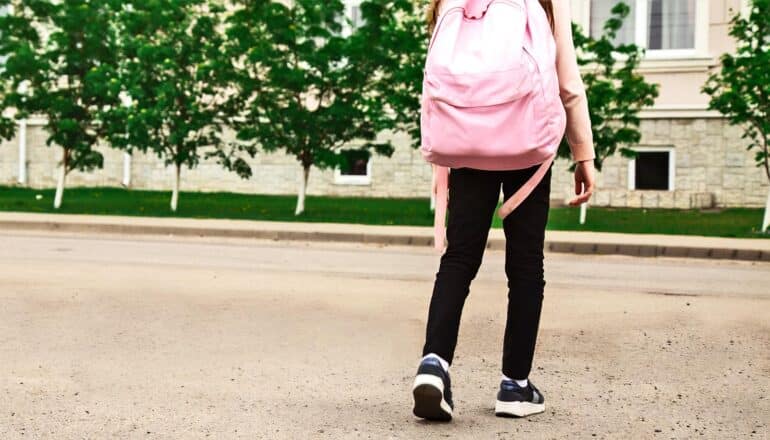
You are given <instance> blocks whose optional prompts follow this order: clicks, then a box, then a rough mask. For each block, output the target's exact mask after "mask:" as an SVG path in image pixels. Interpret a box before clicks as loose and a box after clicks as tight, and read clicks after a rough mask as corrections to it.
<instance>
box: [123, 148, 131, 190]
mask: <svg viewBox="0 0 770 440" xmlns="http://www.w3.org/2000/svg"><path fill="white" fill-rule="evenodd" d="M131 159H132V158H131V153H123V186H125V187H126V188H128V187H130V186H131Z"/></svg>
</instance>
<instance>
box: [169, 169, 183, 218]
mask: <svg viewBox="0 0 770 440" xmlns="http://www.w3.org/2000/svg"><path fill="white" fill-rule="evenodd" d="M174 166H175V169H174V171H175V172H174V189H173V190H172V192H171V210H172V211H173V212H176V207H177V204H178V203H179V175H180V174H182V166H181V165H180V164H175V165H174Z"/></svg>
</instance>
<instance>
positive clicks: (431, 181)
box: [430, 165, 436, 212]
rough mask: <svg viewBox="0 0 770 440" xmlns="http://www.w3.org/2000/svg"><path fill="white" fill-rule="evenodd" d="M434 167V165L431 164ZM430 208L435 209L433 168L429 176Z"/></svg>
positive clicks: (434, 173)
mask: <svg viewBox="0 0 770 440" xmlns="http://www.w3.org/2000/svg"><path fill="white" fill-rule="evenodd" d="M433 166H434V167H435V165H433ZM430 210H431V212H432V211H435V210H436V172H435V170H434V171H433V172H432V173H431V178H430Z"/></svg>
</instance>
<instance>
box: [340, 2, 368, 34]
mask: <svg viewBox="0 0 770 440" xmlns="http://www.w3.org/2000/svg"><path fill="white" fill-rule="evenodd" d="M361 1H362V0H344V3H345V18H344V20H343V24H342V34H343V35H350V34H351V33H352V32H353V31H354V30H356V29H357V28H358V27H360V26H361V25H362V24H363V22H364V19H363V16H362V15H361Z"/></svg>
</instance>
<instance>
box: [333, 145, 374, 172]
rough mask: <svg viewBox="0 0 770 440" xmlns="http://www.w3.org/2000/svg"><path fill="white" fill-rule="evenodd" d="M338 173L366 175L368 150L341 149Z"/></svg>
mask: <svg viewBox="0 0 770 440" xmlns="http://www.w3.org/2000/svg"><path fill="white" fill-rule="evenodd" d="M342 158H343V161H342V164H341V165H340V174H342V175H343V176H366V175H367V174H368V165H369V152H368V151H366V150H343V151H342Z"/></svg>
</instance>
